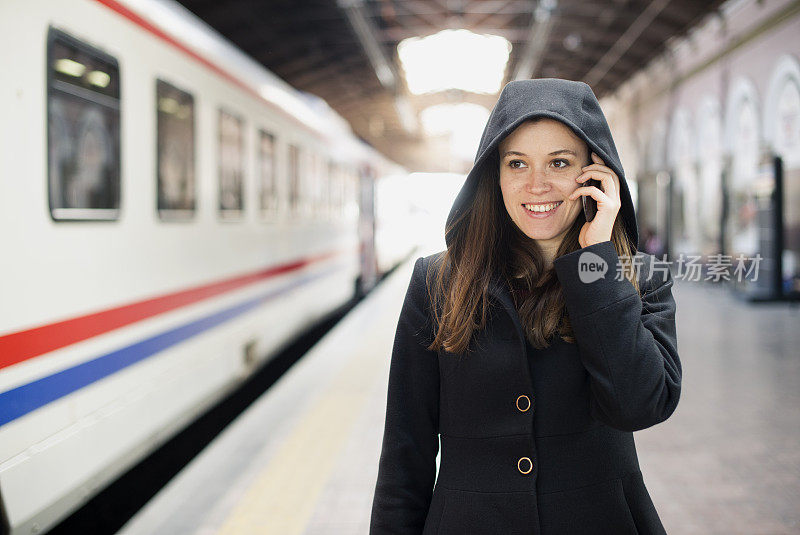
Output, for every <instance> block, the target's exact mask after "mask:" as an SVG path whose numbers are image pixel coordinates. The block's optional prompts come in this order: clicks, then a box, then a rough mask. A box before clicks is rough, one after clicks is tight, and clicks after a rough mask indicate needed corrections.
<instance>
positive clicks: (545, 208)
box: [522, 201, 562, 212]
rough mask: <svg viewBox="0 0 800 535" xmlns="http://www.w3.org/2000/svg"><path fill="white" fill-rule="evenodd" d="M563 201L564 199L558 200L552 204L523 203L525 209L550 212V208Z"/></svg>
mask: <svg viewBox="0 0 800 535" xmlns="http://www.w3.org/2000/svg"><path fill="white" fill-rule="evenodd" d="M561 202H562V201H558V202H553V203H550V204H523V205H522V206H524V207H525V209H526V210H528V211H530V212H549V211H550V210H552V209H553V208H555V207H556V206H558V205H559V204H561Z"/></svg>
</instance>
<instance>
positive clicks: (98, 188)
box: [0, 0, 800, 535]
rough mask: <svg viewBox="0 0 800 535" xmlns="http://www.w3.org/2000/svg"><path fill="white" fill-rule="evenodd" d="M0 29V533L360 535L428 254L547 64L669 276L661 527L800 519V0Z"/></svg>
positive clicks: (297, 9) (78, 14)
mask: <svg viewBox="0 0 800 535" xmlns="http://www.w3.org/2000/svg"><path fill="white" fill-rule="evenodd" d="M0 40H1V41H2V43H4V44H3V46H1V47H0V50H1V51H0V65H2V80H3V83H2V84H0V164H1V165H0V169H2V172H0V175H1V176H0V224H2V230H1V231H0V250H2V251H3V252H4V255H3V261H2V262H0V533H3V534H14V535H17V534H37V533H198V534H199V533H203V534H207V533H248V534H249V533H278V534H292V533H309V534H312V533H321V534H325V533H331V534H332V533H367V531H368V522H369V514H370V508H371V501H372V494H373V491H374V484H375V478H376V476H377V463H378V457H379V454H380V441H381V437H382V431H383V418H384V410H385V402H386V381H387V377H388V369H389V368H388V365H389V357H390V352H391V345H392V338H393V336H394V329H395V327H396V324H397V318H398V314H399V310H400V305H401V303H402V300H403V296H404V293H405V290H406V287H407V284H408V280H409V277H410V274H411V267H412V266H413V263H414V260H415V259H416V258H418V257H420V256H426V255H428V254H431V253H433V252H436V251H440V250H442V249H444V247H445V245H444V222H445V218H446V215H447V213H448V211H449V209H450V206H451V204H452V202H453V199H454V198H455V195H456V193H457V192H458V190H459V188H460V187H461V185H462V183H463V181H464V177H465V173H466V172H468V171H469V170H470V168H471V165H472V162H473V161H474V158H475V155H476V151H477V147H478V142H479V139H480V136H481V134H482V131H483V128H484V126H485V123H486V120H487V119H488V116H489V112H490V110H491V109H492V106H493V105H494V103H495V102H496V100H497V97H498V94H499V92H500V90H501V89H502V87H503V86H504V85H505V84H506V83H508V82H509V81H512V80H519V79H528V78H545V77H557V78H566V79H570V80H580V81H584V82H586V83H587V84H589V85H590V86H591V87H592V89H593V90H594V92H595V94H596V95H597V96H598V98H599V100H600V103H601V105H602V107H603V110H604V112H605V114H606V117H607V118H608V120H609V124H610V126H611V130H612V134H613V136H614V139H615V142H616V146H617V149H618V152H619V154H620V157H621V159H622V164H623V167H624V170H625V175H626V178H627V180H628V183H629V184H630V188H631V192H632V194H633V198H634V205H635V206H636V211H637V218H638V222H639V228H640V243H639V247H640V249H642V250H643V251H645V252H648V253H651V254H654V255H656V256H657V257H658V258H659V259H662V260H663V261H666V262H669V264H670V269H671V270H672V271H673V277H674V278H675V280H676V284H675V289H674V294H675V297H676V301H677V303H678V314H679V317H678V318H677V323H678V328H679V333H680V334H679V339H680V354H681V359H682V361H683V365H684V387H683V393H682V398H681V404H680V405H679V407H678V410H677V411H676V412H675V414H674V415H673V416H672V417H671V418H670V419H669V420H668V421H667V422H664V423H663V424H661V425H658V426H655V427H653V428H650V429H646V430H643V431H640V432H637V433H636V441H637V446H638V448H639V455H640V459H641V462H642V471H643V473H644V479H645V482H646V484H647V485H648V489H649V490H650V492H651V495H652V498H653V501H654V503H655V504H656V507H657V509H658V511H659V514H660V515H661V517H662V520H663V522H664V525H665V527H666V528H667V531H668V532H669V533H671V534H673V533H675V534H684V533H686V534H689V533H698V534H717V533H718V534H732V533H746V534H772V533H800V448H798V445H800V444H799V443H798V439H799V438H800V410H798V409H800V406H798V401H800V399H798V398H800V364H798V363H799V362H800V351H798V347H800V334H799V333H800V329H798V326H800V321H798V320H800V314H799V313H798V308H797V303H798V297H800V1H797V0H727V1H714V0H709V1H695V0H653V1H648V0H580V1H579V0H308V1H289V0H272V1H265V0H261V1H257V0H224V1H219V0H183V1H173V0H59V1H56V0H2V1H0ZM320 437H322V439H320Z"/></svg>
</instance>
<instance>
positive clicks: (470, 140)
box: [420, 102, 489, 160]
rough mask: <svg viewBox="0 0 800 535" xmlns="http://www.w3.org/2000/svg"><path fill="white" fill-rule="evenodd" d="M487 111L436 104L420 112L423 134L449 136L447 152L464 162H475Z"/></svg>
mask: <svg viewBox="0 0 800 535" xmlns="http://www.w3.org/2000/svg"><path fill="white" fill-rule="evenodd" d="M488 119H489V110H488V109H486V108H485V107H484V106H480V105H478V104H470V103H468V102H464V103H461V104H437V105H435V106H430V107H428V108H425V109H424V110H422V112H420V121H421V122H422V127H423V128H424V129H425V131H426V132H427V133H428V134H430V135H433V136H436V135H444V134H449V135H450V150H451V151H452V153H453V155H454V156H457V157H459V158H462V159H465V160H471V159H473V158H475V154H476V153H477V152H478V145H479V144H480V141H481V135H482V134H483V128H484V126H485V125H486V121H487V120H488Z"/></svg>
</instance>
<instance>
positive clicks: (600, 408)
mask: <svg viewBox="0 0 800 535" xmlns="http://www.w3.org/2000/svg"><path fill="white" fill-rule="evenodd" d="M651 258H652V257H651ZM619 261H620V260H619V257H618V255H617V251H616V249H615V247H614V244H613V243H612V242H611V241H604V242H600V243H595V244H592V245H590V246H588V247H584V248H582V249H579V250H577V251H573V252H571V253H568V254H566V255H563V256H560V257H558V258H556V259H554V260H553V267H554V269H555V271H556V275H557V277H558V279H559V281H560V282H561V285H562V289H563V293H564V299H565V302H566V308H567V313H568V314H569V318H570V322H571V323H572V327H573V331H574V333H575V339H576V342H577V345H578V350H579V353H580V357H581V361H582V362H583V365H584V366H585V368H586V370H587V372H588V373H589V382H590V383H589V384H590V389H591V394H592V395H591V396H590V411H591V415H592V417H593V418H595V419H597V420H600V421H602V422H604V423H606V424H607V425H609V426H611V427H614V428H616V429H620V430H623V431H638V430H641V429H645V428H647V427H650V426H653V425H655V424H657V423H659V422H662V421H664V420H666V419H667V418H669V416H670V415H671V414H672V413H673V412H674V411H675V408H676V407H677V405H678V399H679V397H680V390H681V374H682V371H681V362H680V359H679V357H678V340H677V334H676V329H675V308H676V307H675V299H674V298H673V296H672V285H673V279H672V276H671V274H670V272H669V270H663V272H662V271H661V270H653V271H655V272H650V271H648V270H647V269H645V266H640V267H637V269H639V271H640V273H648V272H649V273H650V277H649V280H645V281H642V278H643V277H642V276H641V275H640V277H639V280H640V286H641V287H642V290H643V292H642V295H641V296H640V295H639V293H638V292H637V291H636V288H634V287H633V284H631V283H630V281H629V280H627V279H626V278H624V277H621V276H618V274H617V271H618V269H617V266H618V265H621V264H618V262H619ZM603 262H605V263H606V265H607V266H608V269H607V271H606V272H605V274H604V275H603V276H602V277H600V278H598V279H596V280H591V279H592V278H593V277H591V275H590V274H591V273H592V271H591V269H587V267H588V268H590V264H592V263H594V265H595V266H602V263H603ZM582 268H583V274H581V272H580V271H579V270H580V269H582ZM595 273H597V271H595ZM587 275H589V276H588V277H587Z"/></svg>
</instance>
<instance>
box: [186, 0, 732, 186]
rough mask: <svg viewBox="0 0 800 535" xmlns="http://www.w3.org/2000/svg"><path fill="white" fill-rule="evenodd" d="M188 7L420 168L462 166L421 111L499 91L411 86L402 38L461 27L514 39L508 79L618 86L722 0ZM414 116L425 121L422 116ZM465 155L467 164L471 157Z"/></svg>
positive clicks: (192, 3) (199, 3) (391, 0)
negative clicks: (432, 134) (430, 131)
mask: <svg viewBox="0 0 800 535" xmlns="http://www.w3.org/2000/svg"><path fill="white" fill-rule="evenodd" d="M180 3H181V4H183V5H184V6H185V7H186V8H188V9H189V10H190V11H192V12H193V13H194V14H195V15H197V16H199V17H200V18H202V19H203V20H205V21H206V22H207V23H208V24H209V25H210V26H212V27H213V28H215V29H216V30H217V31H218V32H220V33H221V34H222V35H224V36H225V37H226V38H228V39H229V40H230V41H232V42H233V43H234V44H236V45H237V46H238V47H240V48H241V49H242V50H243V51H244V52H246V53H247V54H249V55H250V56H252V57H253V58H254V59H255V60H256V61H259V62H261V63H262V64H263V65H264V66H265V67H267V68H268V69H270V70H271V71H273V72H274V73H275V74H277V75H278V76H280V77H281V78H283V79H284V80H286V81H287V82H288V83H290V84H291V85H293V86H294V87H296V88H298V89H301V90H303V91H307V92H309V93H313V94H315V95H318V96H320V97H322V98H323V99H325V100H326V101H327V102H328V103H329V104H330V105H331V107H333V108H334V109H335V110H336V111H337V112H339V113H340V114H341V115H342V116H343V117H345V118H346V119H347V120H348V121H349V122H350V123H351V125H352V128H353V130H354V131H355V132H356V133H357V134H358V135H359V136H361V137H362V138H364V140H366V141H367V142H369V143H370V144H372V145H373V146H375V147H376V148H377V149H378V150H380V151H381V152H383V153H384V154H386V155H387V156H388V157H390V158H391V159H393V160H395V161H398V162H401V163H403V164H404V165H407V166H409V167H410V168H413V169H418V170H428V171H443V170H458V169H453V168H452V167H451V163H450V162H449V161H448V160H447V158H443V157H442V149H446V148H447V147H446V146H443V145H441V144H440V143H437V142H435V141H431V140H430V139H429V138H427V137H426V135H425V130H424V129H423V128H421V127H420V125H419V123H418V121H419V112H420V111H421V110H423V109H425V108H427V107H429V106H432V105H436V104H443V103H454V104H457V103H462V102H468V103H474V104H480V105H483V106H485V107H486V108H488V109H491V107H492V106H493V104H494V102H495V101H496V99H497V95H496V94H481V93H472V92H466V91H461V90H448V91H439V92H436V93H429V94H424V95H412V94H411V93H410V92H409V90H408V87H407V84H406V81H405V79H404V78H403V70H402V67H401V65H400V61H399V58H398V54H397V45H398V43H399V42H400V41H401V40H403V39H405V38H409V37H421V36H427V35H432V34H435V33H437V32H439V31H441V30H444V29H449V28H465V29H468V30H470V31H472V32H474V33H477V34H491V35H499V36H503V37H505V38H506V39H508V41H509V42H510V43H511V45H512V49H511V53H510V56H509V60H508V65H507V68H506V71H505V78H504V80H503V83H505V82H508V81H511V80H513V79H517V78H541V77H556V78H566V79H570V80H580V81H584V82H586V83H588V84H589V85H590V86H591V87H592V89H593V90H594V92H595V94H596V95H597V96H598V97H599V98H602V96H603V95H605V94H607V93H609V92H612V91H614V90H615V89H616V88H617V87H619V85H620V84H622V83H623V82H624V81H625V80H627V79H628V78H630V77H631V76H632V75H634V74H635V73H636V72H637V71H639V70H641V69H642V68H643V67H645V66H646V65H647V63H648V62H649V61H650V60H652V59H653V58H655V57H657V56H658V55H660V54H661V53H662V52H663V51H664V49H665V46H666V43H667V41H668V40H669V39H670V38H672V37H676V36H680V35H682V34H684V33H686V31H687V30H688V29H690V28H691V27H693V26H694V25H696V24H698V23H699V22H700V21H701V20H702V19H703V18H704V17H706V16H708V15H709V14H710V13H713V12H714V11H715V10H716V9H718V8H719V6H720V5H721V4H722V3H723V1H722V0H709V1H707V2H696V1H693V0H653V1H650V0H559V1H558V2H556V1H555V0H549V1H548V0H541V1H539V2H535V1H530V0H338V2H337V1H336V0H304V1H300V2H298V1H296V0H271V1H269V2H263V1H261V0H226V1H225V2H218V1H215V0H180ZM414 121H417V124H414ZM465 165H466V164H465Z"/></svg>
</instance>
